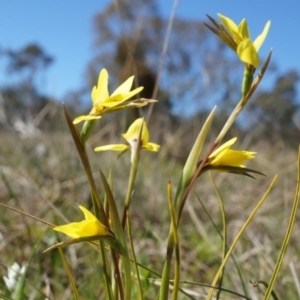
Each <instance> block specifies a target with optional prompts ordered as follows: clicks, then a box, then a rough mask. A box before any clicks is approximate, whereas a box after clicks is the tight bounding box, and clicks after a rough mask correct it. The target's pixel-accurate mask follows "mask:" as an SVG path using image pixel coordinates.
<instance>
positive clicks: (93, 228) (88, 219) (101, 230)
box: [53, 206, 113, 239]
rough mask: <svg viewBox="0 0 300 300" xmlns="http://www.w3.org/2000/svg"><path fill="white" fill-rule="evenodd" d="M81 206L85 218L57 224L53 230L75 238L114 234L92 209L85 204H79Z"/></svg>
mask: <svg viewBox="0 0 300 300" xmlns="http://www.w3.org/2000/svg"><path fill="white" fill-rule="evenodd" d="M79 208H80V209H81V211H82V212H83V214H84V217H85V220H83V221H81V222H73V223H70V224H66V225H62V226H56V227H54V228H53V230H55V231H59V232H62V233H64V234H66V235H68V236H69V237H71V238H73V239H76V238H82V237H91V236H113V234H112V232H111V231H110V230H109V229H108V228H107V227H106V226H104V225H103V224H102V223H101V222H100V221H99V220H98V219H97V218H96V217H95V216H94V215H93V214H92V213H91V212H90V211H88V210H87V209H86V208H84V207H83V206H79Z"/></svg>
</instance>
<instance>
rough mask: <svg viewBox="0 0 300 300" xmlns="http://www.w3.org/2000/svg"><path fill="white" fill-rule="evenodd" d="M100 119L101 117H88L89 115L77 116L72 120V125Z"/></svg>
mask: <svg viewBox="0 0 300 300" xmlns="http://www.w3.org/2000/svg"><path fill="white" fill-rule="evenodd" d="M100 118H101V116H90V115H87V116H79V117H77V118H75V119H74V121H73V124H78V123H80V122H82V121H91V120H96V119H100Z"/></svg>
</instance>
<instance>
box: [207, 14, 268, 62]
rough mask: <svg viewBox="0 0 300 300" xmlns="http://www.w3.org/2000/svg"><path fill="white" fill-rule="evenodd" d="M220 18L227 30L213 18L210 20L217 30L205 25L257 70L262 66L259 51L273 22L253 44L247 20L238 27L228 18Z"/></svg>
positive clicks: (221, 16) (219, 15) (242, 59)
mask: <svg viewBox="0 0 300 300" xmlns="http://www.w3.org/2000/svg"><path fill="white" fill-rule="evenodd" d="M218 17H219V18H220V20H221V22H222V24H223V25H224V27H225V29H224V27H222V26H221V25H220V24H218V23H217V22H216V21H215V20H214V19H213V18H211V17H209V19H210V20H211V21H212V22H213V24H214V25H215V27H216V28H214V27H211V26H210V25H207V24H205V25H206V26H207V27H208V28H209V29H210V30H212V31H213V32H214V33H215V34H216V35H218V36H219V37H220V38H221V39H222V40H223V41H224V42H225V43H226V44H227V45H228V46H229V47H230V48H231V49H232V50H233V51H234V52H236V53H237V55H238V57H239V58H240V60H241V61H242V62H244V63H245V64H248V65H252V66H253V67H254V68H257V67H258V66H259V65H260V59H259V56H258V50H259V48H260V47H261V45H262V44H263V42H264V40H265V38H266V36H267V34H268V31H269V28H270V26H271V21H268V22H267V23H266V25H265V27H264V29H263V31H262V33H261V34H260V35H259V36H258V37H257V38H256V39H255V41H254V42H252V40H251V37H250V32H249V28H248V24H247V21H246V20H245V19H243V20H242V21H241V23H240V24H239V25H236V24H235V23H234V22H233V21H232V20H231V19H229V18H228V17H225V16H223V15H221V14H218Z"/></svg>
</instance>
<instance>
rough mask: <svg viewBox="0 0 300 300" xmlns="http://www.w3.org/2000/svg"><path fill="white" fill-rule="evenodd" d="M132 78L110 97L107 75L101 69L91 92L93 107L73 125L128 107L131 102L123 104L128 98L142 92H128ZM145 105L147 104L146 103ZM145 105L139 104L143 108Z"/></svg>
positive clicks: (136, 90) (138, 89)
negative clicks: (96, 83) (118, 108)
mask: <svg viewBox="0 0 300 300" xmlns="http://www.w3.org/2000/svg"><path fill="white" fill-rule="evenodd" d="M133 79H134V76H131V77H129V78H128V79H127V80H126V81H125V82H124V83H123V84H121V85H120V86H119V87H118V88H117V89H116V90H115V91H114V92H113V93H112V94H111V95H109V93H108V73H107V71H106V69H102V70H101V72H100V74H99V79H98V85H97V86H94V87H93V90H92V94H91V97H92V101H93V107H92V110H91V111H90V113H89V114H88V115H83V116H79V117H77V118H76V119H75V120H74V121H73V123H74V124H78V123H80V122H82V121H90V120H96V119H100V118H101V116H102V115H103V114H105V113H107V112H108V111H110V110H115V109H116V108H117V107H121V106H122V107H123V106H124V108H126V107H128V106H129V105H130V104H131V102H133V101H134V100H131V101H129V103H128V101H127V102H125V101H126V100H128V99H129V98H131V97H133V96H134V95H136V94H138V93H139V92H140V91H142V90H143V87H138V88H136V89H134V90H133V91H130V89H131V87H132V84H133ZM146 103H147V102H146ZM125 104H126V105H125ZM143 105H145V104H140V105H139V106H143Z"/></svg>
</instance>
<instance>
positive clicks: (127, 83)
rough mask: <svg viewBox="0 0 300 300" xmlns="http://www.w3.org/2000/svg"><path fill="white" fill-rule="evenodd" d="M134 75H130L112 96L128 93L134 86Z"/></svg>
mask: <svg viewBox="0 0 300 300" xmlns="http://www.w3.org/2000/svg"><path fill="white" fill-rule="evenodd" d="M133 79H134V76H131V77H129V78H128V79H127V80H126V81H125V82H123V83H122V84H121V85H120V86H119V87H118V88H117V89H116V90H115V91H114V92H113V93H112V94H111V97H112V96H115V95H118V94H125V93H128V92H129V91H130V89H131V87H132V83H133Z"/></svg>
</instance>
